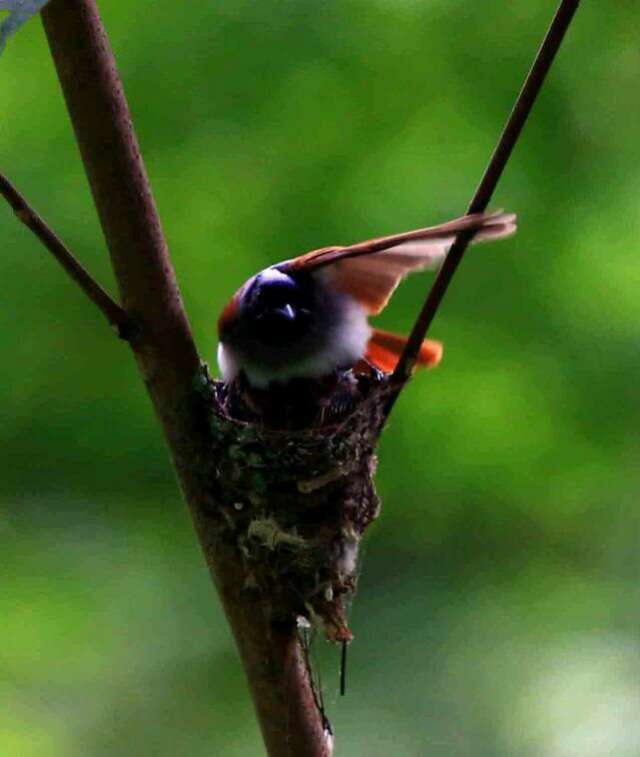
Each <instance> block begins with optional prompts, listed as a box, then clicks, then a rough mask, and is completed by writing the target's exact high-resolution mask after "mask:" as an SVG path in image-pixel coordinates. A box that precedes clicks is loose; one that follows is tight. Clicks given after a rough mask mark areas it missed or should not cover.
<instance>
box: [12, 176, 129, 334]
mask: <svg viewBox="0 0 640 757" xmlns="http://www.w3.org/2000/svg"><path fill="white" fill-rule="evenodd" d="M0 194H1V195H2V196H3V197H4V198H5V200H6V201H7V202H8V203H9V205H10V206H11V207H12V208H13V212H14V213H15V214H16V216H17V217H18V219H19V220H20V221H22V223H23V224H24V225H25V226H26V227H27V228H29V229H30V230H31V231H32V232H33V233H34V234H35V235H36V236H37V237H38V239H39V240H40V241H41V242H42V244H43V245H44V246H45V247H46V248H47V250H49V252H50V253H51V254H52V255H53V256H54V257H55V259H56V260H57V261H58V263H60V265H61V266H62V267H63V268H64V270H65V271H66V272H67V274H68V275H69V276H70V277H71V278H72V279H73V280H74V281H75V282H76V284H77V285H78V286H79V287H80V289H82V291H83V292H84V293H85V294H86V295H87V297H88V298H89V299H90V300H91V301H92V302H93V303H94V304H95V305H97V306H98V308H99V309H100V310H101V311H102V313H103V315H104V316H105V318H106V319H107V321H109V323H110V324H111V325H112V326H113V327H114V328H115V329H116V331H117V332H118V334H119V336H121V337H122V338H125V339H126V338H127V334H128V332H129V325H130V319H129V316H128V315H127V313H126V312H125V310H124V309H123V308H121V307H120V305H118V303H117V302H116V301H115V300H114V299H112V297H111V296H110V295H109V294H108V293H107V292H106V291H105V290H104V289H103V288H102V287H101V286H100V284H98V282H97V281H96V280H95V279H94V278H93V277H92V276H91V274H90V273H89V272H88V271H87V270H86V268H84V266H83V265H82V264H81V263H80V262H79V261H78V259H77V258H76V257H75V256H74V255H73V253H72V252H71V251H70V250H69V248H68V247H67V246H66V245H65V243H64V242H63V241H62V240H61V239H60V237H59V236H58V235H57V234H56V233H55V232H54V231H53V230H52V229H51V227H50V226H49V225H48V224H47V223H46V222H45V221H44V220H43V218H42V217H41V216H40V215H39V214H38V213H37V212H36V211H35V210H34V209H33V208H32V207H31V205H29V203H28V202H27V201H26V199H25V198H24V197H23V196H22V195H21V194H20V192H19V191H18V190H17V189H16V188H15V187H14V185H13V184H12V183H11V182H10V181H9V179H7V177H6V176H5V175H4V174H2V173H0Z"/></svg>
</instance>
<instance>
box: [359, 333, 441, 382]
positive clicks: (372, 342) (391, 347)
mask: <svg viewBox="0 0 640 757" xmlns="http://www.w3.org/2000/svg"><path fill="white" fill-rule="evenodd" d="M406 343H407V338H406V337H404V336H399V335H398V334H392V333H391V332H390V331H382V330H381V329H374V330H373V334H372V335H371V338H370V339H369V344H368V345H367V351H366V353H365V357H366V359H367V360H368V361H369V362H370V363H373V365H375V366H376V367H377V368H379V369H380V370H381V371H385V373H392V372H393V371H394V370H395V367H396V365H397V364H398V360H399V359H400V355H401V354H402V351H403V350H404V347H405V344H406ZM440 360H442V344H441V342H436V341H434V340H433V339H425V340H424V342H422V347H420V352H419V353H418V360H417V361H416V365H417V366H418V367H420V368H435V367H436V365H438V363H439V362H440Z"/></svg>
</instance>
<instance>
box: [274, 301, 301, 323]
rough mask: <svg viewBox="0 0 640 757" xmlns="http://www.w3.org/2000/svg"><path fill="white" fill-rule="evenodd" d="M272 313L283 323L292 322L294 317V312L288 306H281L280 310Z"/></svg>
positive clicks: (277, 309)
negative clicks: (282, 320) (283, 321)
mask: <svg viewBox="0 0 640 757" xmlns="http://www.w3.org/2000/svg"><path fill="white" fill-rule="evenodd" d="M274 312H275V313H277V314H278V315H279V316H280V317H281V318H283V319H284V320H285V321H293V320H294V318H295V317H296V311H295V310H294V309H293V308H292V307H291V305H289V304H287V305H283V306H282V307H281V308H276V309H275V311H274Z"/></svg>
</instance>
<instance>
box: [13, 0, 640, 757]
mask: <svg viewBox="0 0 640 757" xmlns="http://www.w3.org/2000/svg"><path fill="white" fill-rule="evenodd" d="M102 6H103V8H102V11H103V15H104V20H105V22H106V25H107V28H108V29H109V31H110V34H111V38H112V43H113V46H114V48H115V52H116V55H117V58H118V61H119V65H120V68H121V73H122V76H123V79H124V82H125V85H126V88H127V92H128V95H129V99H130V102H131V106H132V109H133V113H134V117H135V122H136V125H137V129H138V133H139V137H140V141H141V144H142V148H143V152H144V154H145V156H146V159H147V164H148V168H149V172H150V175H151V178H152V181H153V185H154V189H155V193H156V196H157V200H158V203H159V206H160V210H161V212H162V216H163V220H164V225H165V229H166V232H167V235H168V238H169V240H170V244H171V248H172V254H173V258H174V261H175V265H176V268H177V271H178V274H179V278H180V281H181V284H182V288H183V293H184V297H185V301H186V305H187V307H188V310H189V313H190V316H191V319H192V323H193V328H194V331H195V334H196V337H197V340H198V343H199V345H200V347H201V349H202V351H203V353H204V354H205V355H206V357H207V358H208V359H209V360H211V361H213V360H214V351H215V330H214V329H215V318H216V314H217V312H218V310H219V309H220V307H221V306H222V304H223V303H224V302H225V300H226V298H227V297H228V296H229V294H230V293H231V291H233V290H234V288H235V287H236V286H237V285H238V284H240V283H241V282H242V281H243V280H244V279H245V278H246V277H247V276H248V275H250V274H251V273H253V272H254V271H255V270H256V269H259V268H261V267H263V266H265V265H266V264H268V263H270V262H273V261H275V260H278V259H283V258H287V257H289V256H291V255H293V254H296V253H298V252H301V251H304V250H307V249H310V248H314V247H319V246H322V245H325V244H328V243H342V242H351V241H357V240H360V239H363V238H366V237H368V236H373V235H380V234H386V233H391V232H396V231H402V230H405V229H409V228H413V227H416V226H421V225H424V224H429V223H435V222H438V221H442V220H446V219H448V218H449V217H452V216H455V215H458V214H460V213H461V212H462V211H463V210H464V208H465V206H466V203H467V201H468V199H469V198H470V196H471V193H472V191H473V188H474V186H475V184H476V183H477V180H478V178H479V176H480V174H481V171H482V169H483V167H484V165H485V163H486V161H487V159H488V156H489V154H490V151H491V149H492V148H493V145H494V143H495V140H496V138H497V134H498V132H499V129H500V128H501V126H502V124H503V122H504V120H505V117H506V115H507V113H508V110H509V108H510V106H511V104H512V102H513V99H514V97H515V94H516V92H517V89H518V88H519V86H520V83H521V81H522V79H523V76H524V73H525V71H526V69H527V67H528V65H529V63H530V61H531V59H532V56H533V52H534V50H535V49H536V47H537V45H538V42H539V40H540V38H541V36H542V33H543V31H544V29H545V28H546V25H547V23H548V21H549V19H550V17H551V14H552V12H553V10H554V7H555V3H554V2H553V1H552V0H545V1H544V2H537V3H526V2H517V3H504V2H497V0H488V1H487V2H484V3H475V4H473V3H463V2H461V1H460V0H457V1H456V0H449V2H442V1H441V0H440V1H437V0H434V1H433V2H426V1H425V2H419V1H418V0H366V2H365V0H329V1H328V2H323V3H314V4H312V3H308V2H301V0H280V2H274V1H271V0H267V1H266V2H262V3H256V2H248V1H247V0H233V1H231V0H222V2H219V3H210V2H206V0H192V2H190V3H188V5H184V4H181V3H173V4H171V3H157V2H152V0H139V1H138V2H136V3H133V4H132V3H125V2H124V1H123V0H111V2H109V3H106V2H105V3H102ZM639 19H640V12H639V10H638V6H637V3H635V2H632V0H620V2H617V3H615V6H609V5H608V4H603V3H585V4H584V7H583V8H582V9H581V10H580V11H579V13H578V16H577V18H576V21H575V24H574V28H573V29H572V30H571V32H570V34H569V37H568V40H567V42H566V44H565V46H564V48H563V50H562V51H561V54H560V56H559V59H558V61H557V64H556V66H555V68H554V71H553V72H552V76H551V78H550V81H549V82H548V85H547V86H546V88H545V90H544V91H543V93H542V96H541V98H540V101H539V103H538V105H537V106H536V109H535V111H534V115H533V118H532V119H531V121H530V123H529V124H528V126H527V128H526V130H525V133H524V135H523V138H522V140H521V142H520V144H519V145H518V148H517V150H516V152H515V154H514V156H513V159H512V161H511V163H510V165H509V168H508V170H507V173H506V175H505V177H504V180H503V181H502V182H501V185H500V187H499V191H498V193H497V195H496V198H495V206H503V207H506V208H508V209H509V210H515V211H517V212H518V213H519V215H520V230H519V233H518V235H517V236H516V237H515V238H513V239H511V240H509V241H508V242H503V243H500V244H495V245H491V246H489V245H487V246H485V247H483V248H482V249H477V250H474V251H473V252H472V253H470V254H469V255H468V257H467V258H466V259H465V261H464V264H463V266H462V268H461V270H460V272H459V274H458V276H457V278H456V280H455V281H454V285H453V288H452V290H451V292H450V294H449V295H448V297H447V300H446V303H445V305H444V307H443V309H442V311H441V314H440V315H439V317H438V319H437V322H436V324H435V326H434V329H433V336H435V337H437V338H441V339H443V340H444V342H445V345H446V352H445V360H444V362H443V364H442V366H441V367H440V368H439V369H438V370H437V371H435V372H433V373H432V374H429V375H420V376H419V377H417V378H416V380H415V382H414V383H413V384H412V386H411V387H410V388H409V389H408V390H407V392H406V393H405V395H404V397H403V399H402V401H401V402H400V403H399V405H398V407H397V411H396V413H395V417H394V420H393V423H392V425H391V427H390V428H389V430H388V432H387V433H386V435H385V438H384V440H383V444H382V449H381V455H380V470H379V476H378V481H379V487H380V491H381V494H382V496H383V499H384V508H383V513H382V517H381V519H380V521H379V522H378V524H377V525H375V526H374V527H373V529H372V533H371V535H370V536H369V538H368V540H367V546H366V553H365V555H364V559H363V563H362V567H363V569H362V576H361V583H360V591H359V594H358V596H357V598H356V600H355V602H354V606H353V627H354V630H355V633H356V637H357V638H356V642H355V644H354V645H353V646H352V648H351V654H350V662H349V683H348V688H349V690H348V694H347V696H346V697H345V698H343V699H342V698H340V699H339V698H338V697H337V664H338V652H337V650H335V649H333V648H331V647H328V646H326V645H324V644H322V643H318V644H317V645H316V654H317V656H318V664H319V665H320V666H321V667H322V669H323V671H324V676H323V677H324V683H325V693H326V699H327V706H328V711H329V714H330V716H331V718H332V721H333V722H334V724H335V726H336V729H337V739H338V740H337V744H338V749H337V754H338V755H344V756H345V757H346V755H349V756H355V755H363V756H364V755H366V756H367V757H386V756H387V755H390V754H394V755H395V754H397V755H408V756H412V757H413V756H416V757H419V756H423V755H443V756H444V755H452V756H455V757H467V756H468V757H484V756H485V755H486V757H507V756H511V755H519V756H521V757H574V756H575V757H578V756H579V757H603V756H604V755H616V757H637V756H638V755H640V726H639V725H638V723H639V721H638V712H639V711H640V683H639V682H640V676H639V675H638V673H639V672H640V671H639V670H638V667H639V664H638V659H639V653H640V631H639V628H640V624H639V621H640V612H639V601H640V596H639V586H640V582H639V581H638V579H639V578H640V560H639V557H638V554H639V550H638V547H639V536H640V534H639V530H638V525H637V523H638V519H637V514H638V507H637V505H638V498H639V497H638V495H639V492H640V473H639V467H638V457H639V452H640V449H639V447H640V445H639V442H638V429H639V428H640V407H639V403H638V390H637V386H638V380H639V377H640V358H639V350H638V346H639V340H640V297H639V296H638V291H639V289H640V256H639V253H638V238H639V237H640V139H639V134H638V130H639V127H638V124H639V123H640V99H639V98H638V96H637V74H638V70H639V67H640V47H639V46H638V39H637V29H638V21H639ZM0 110H1V112H2V113H3V114H4V116H3V118H2V119H1V121H0V156H1V161H2V166H3V170H6V171H7V172H8V174H9V176H10V177H11V178H12V179H13V180H14V181H15V182H16V184H17V185H18V186H19V187H20V188H21V189H22V190H23V191H24V192H25V193H26V195H27V196H28V197H29V198H30V199H31V201H32V202H33V203H34V204H35V206H36V207H37V208H38V209H39V210H40V211H41V212H42V214H43V215H44V216H45V217H46V218H47V219H48V220H49V221H50V222H51V224H52V225H53V226H54V228H56V229H57V230H58V231H59V233H60V234H61V235H62V236H63V237H64V238H65V239H66V240H67V241H68V243H69V244H70V246H71V247H72V248H73V249H74V250H75V251H76V252H77V254H78V255H79V256H80V257H81V258H82V260H83V261H84V262H85V263H86V264H87V266H88V267H89V268H90V269H91V270H92V271H93V272H94V274H95V275H96V276H97V277H98V278H99V279H100V280H101V281H103V282H105V284H106V285H108V286H111V287H113V277H112V274H111V273H110V270H109V263H108V259H107V255H106V253H105V249H104V243H103V241H102V239H101V235H100V230H99V225H98V222H97V220H96V216H95V212H94V210H93V208H92V204H91V200H90V196H89V192H88V191H87V187H86V182H85V179H84V176H83V171H82V166H81V164H80V161H79V158H78V154H77V149H76V147H75V144H74V141H73V138H72V135H71V129H70V127H69V123H68V119H67V117H66V113H65V110H64V105H63V102H62V98H61V95H60V92H59V88H58V85H57V82H56V80H55V74H54V71H53V67H52V64H51V61H50V57H49V54H48V50H47V47H46V42H45V40H44V36H43V34H42V30H41V28H40V23H39V21H38V20H34V21H31V22H30V23H29V24H27V26H26V27H25V28H24V29H23V30H22V31H21V32H20V33H19V34H18V35H17V36H16V37H15V38H13V39H12V40H11V41H10V43H9V45H8V47H7V50H6V51H5V54H4V56H3V58H2V60H1V61H0ZM0 240H1V246H2V254H1V255H0V277H1V279H2V281H4V282H5V285H4V289H3V298H2V307H1V308H0V346H1V354H2V355H4V360H3V361H2V364H3V366H4V367H3V391H2V392H1V393H0V414H1V417H2V426H1V429H0V435H1V439H2V449H3V455H2V458H1V459H0V507H1V511H0V538H1V539H2V544H1V549H2V556H3V559H2V563H3V571H2V572H3V590H2V592H1V593H0V606H1V612H2V622H1V623H0V650H1V652H0V699H1V701H2V702H3V707H2V713H1V714H0V753H1V754H2V755H7V757H102V756H103V755H104V757H112V756H113V755H154V756H160V757H162V756H166V757H174V756H175V755H189V756H190V757H196V756H197V755H203V756H204V755H211V754H216V755H221V757H239V756H240V755H242V756H243V757H246V755H258V754H261V747H260V742H259V737H258V732H257V728H256V725H255V722H254V719H253V713H252V709H251V704H250V702H249V699H248V695H247V690H246V685H245V682H244V679H243V677H242V673H241V669H240V665H239V662H238V660H237V658H236V655H235V651H234V647H233V643H232V640H231V637H230V634H229V631H228V629H227V626H226V624H225V620H224V618H223V616H222V614H221V611H220V609H219V606H218V603H217V600H216V598H215V596H214V592H213V589H212V587H211V585H210V582H209V579H208V576H207V574H206V570H205V566H204V562H203V561H202V559H201V557H200V554H199V552H198V548H197V546H196V540H195V538H194V536H193V533H192V529H191V525H190V523H189V519H188V516H187V513H186V509H185V507H184V506H183V504H182V503H181V501H180V497H179V495H178V491H177V488H176V485H175V482H174V477H173V473H172V471H171V469H170V465H169V462H168V460H167V455H166V453H165V451H164V449H163V443H162V440H161V438H160V434H159V432H158V427H157V424H156V422H155V419H154V418H153V417H152V412H151V408H150V405H149V402H148V400H147V398H146V396H145V392H144V388H143V386H142V384H141V382H140V380H139V379H138V377H137V375H136V372H135V368H134V365H133V361H132V360H131V358H130V356H129V354H128V352H127V349H126V348H125V346H123V345H122V344H119V343H118V342H117V340H116V339H114V338H113V335H112V334H111V333H110V332H109V330H108V328H107V327H106V326H105V324H104V323H103V322H102V321H101V318H100V316H99V314H98V313H97V311H95V310H94V309H93V308H92V307H91V306H90V305H88V304H87V303H86V302H85V300H84V298H83V297H82V296H81V295H80V293H79V292H78V291H77V290H76V289H75V288H74V287H73V285H72V284H70V283H69V281H68V280H67V279H66V277H64V276H63V275H61V274H60V272H59V271H58V270H57V268H56V264H55V262H54V261H52V259H51V258H50V257H49V256H48V255H47V254H45V253H44V252H43V250H41V249H40V247H39V246H38V244H37V243H36V241H35V240H34V239H33V238H32V237H31V236H30V235H29V233H28V232H27V231H26V230H25V229H24V228H23V227H21V226H20V224H18V223H17V222H16V221H15V219H14V218H13V217H12V215H11V213H10V212H9V211H8V209H7V208H6V207H4V208H2V207H0ZM427 286H428V281H427V279H426V278H425V277H414V278H413V279H412V280H411V281H409V282H407V283H406V285H404V286H403V287H402V288H401V290H400V291H399V292H398V294H397V295H396V297H395V299H394V303H393V305H392V307H391V308H390V309H389V312H388V313H385V315H384V316H383V318H382V319H381V322H382V323H383V324H385V325H386V326H388V327H390V328H395V329H402V330H405V331H406V330H408V328H409V325H410V323H411V320H412V318H413V316H414V314H415V313H416V310H417V308H418V305H419V302H420V301H421V298H422V297H423V295H424V292H425V290H426V287H427Z"/></svg>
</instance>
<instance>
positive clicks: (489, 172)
mask: <svg viewBox="0 0 640 757" xmlns="http://www.w3.org/2000/svg"><path fill="white" fill-rule="evenodd" d="M579 4H580V0H562V2H561V3H560V6H559V8H558V10H557V12H556V14H555V16H554V18H553V21H552V22H551V25H550V27H549V30H548V32H547V34H546V36H545V38H544V41H543V42H542V45H541V47H540V49H539V51H538V54H537V55H536V58H535V60H534V62H533V65H532V67H531V69H530V71H529V74H528V75H527V78H526V80H525V83H524V85H523V87H522V90H521V91H520V94H519V95H518V99H517V100H516V104H515V105H514V107H513V110H512V111H511V115H510V116H509V119H508V121H507V124H506V126H505V128H504V130H503V132H502V134H501V136H500V140H499V141H498V145H497V147H496V149H495V151H494V153H493V155H492V157H491V160H490V162H489V165H488V166H487V169H486V171H485V172H484V176H483V177H482V180H481V182H480V184H479V186H478V189H477V190H476V193H475V194H474V196H473V199H472V200H471V202H470V204H469V208H468V210H467V213H482V212H484V211H485V210H486V209H487V206H488V204H489V201H490V200H491V196H492V195H493V192H494V190H495V188H496V186H497V184H498V181H499V180H500V177H501V176H502V172H503V171H504V169H505V166H506V165H507V161H508V160H509V157H510V156H511V153H512V151H513V148H514V147H515V145H516V142H517V141H518V137H519V136H520V134H521V132H522V129H523V127H524V125H525V123H526V121H527V118H528V117H529V114H530V113H531V109H532V108H533V105H534V103H535V101H536V98H537V96H538V93H539V92H540V90H541V88H542V85H543V84H544V81H545V78H546V76H547V73H548V72H549V69H550V68H551V64H552V63H553V60H554V58H555V55H556V53H557V52H558V49H559V48H560V45H561V44H562V40H563V39H564V36H565V34H566V32H567V30H568V28H569V24H570V23H571V19H572V18H573V16H574V14H575V12H576V10H577V9H578V5H579ZM472 237H473V234H469V233H464V232H463V233H461V234H459V235H458V237H457V238H456V241H455V242H454V243H453V245H452V246H451V249H450V250H449V253H448V255H447V257H446V258H445V261H444V264H443V266H442V268H441V269H440V272H439V273H438V275H437V277H436V280H435V281H434V283H433V286H432V287H431V291H430V292H429V295H428V296H427V299H426V301H425V303H424V305H423V307H422V310H421V311H420V314H419V315H418V318H417V319H416V322H415V324H414V326H413V329H412V331H411V334H410V336H409V340H408V342H407V344H406V346H405V349H404V352H403V353H402V356H401V357H400V360H399V362H398V365H397V366H396V369H395V371H394V374H393V378H392V382H393V383H394V384H395V385H396V387H397V389H396V391H395V392H394V393H393V394H392V395H391V401H390V404H389V406H388V412H390V411H391V408H392V407H393V404H394V402H395V400H396V399H397V397H398V394H399V393H400V391H401V389H402V387H403V386H404V385H405V384H406V382H407V381H408V379H409V378H410V376H411V372H412V370H413V368H414V366H415V363H416V359H417V356H418V352H419V351H420V345H421V344H422V340H423V339H424V338H425V335H426V333H427V331H428V329H429V326H430V325H431V322H432V321H433V319H434V317H435V315H436V313H437V311H438V307H439V306H440V303H441V302H442V299H443V297H444V295H445V293H446V291H447V288H448V287H449V284H450V283H451V279H452V278H453V274H454V273H455V272H456V270H457V268H458V266H459V265H460V261H461V260H462V256H463V255H464V253H465V250H466V249H467V246H468V245H469V242H470V241H471V239H472Z"/></svg>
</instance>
